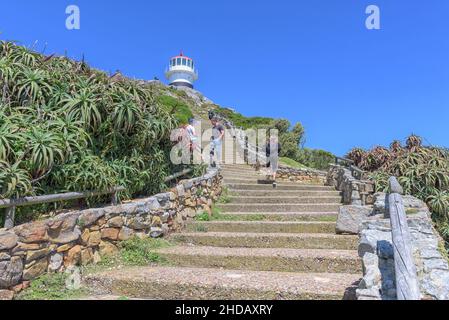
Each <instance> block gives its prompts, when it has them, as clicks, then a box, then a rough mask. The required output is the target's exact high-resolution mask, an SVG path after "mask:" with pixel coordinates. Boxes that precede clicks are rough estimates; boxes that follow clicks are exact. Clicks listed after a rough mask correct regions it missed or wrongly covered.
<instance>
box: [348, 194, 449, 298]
mask: <svg viewBox="0 0 449 320" xmlns="http://www.w3.org/2000/svg"><path fill="white" fill-rule="evenodd" d="M386 200H387V195H386V194H385V193H378V194H376V195H375V204H374V206H372V207H369V208H371V209H372V210H371V211H369V214H368V215H367V216H366V217H365V219H364V221H363V222H362V224H361V226H360V246H359V255H360V257H361V258H362V259H363V267H364V278H363V280H362V282H361V283H360V286H359V290H357V298H358V299H359V300H395V299H396V282H395V281H396V280H395V266H394V253H393V244H392V235H391V225H390V219H389V217H388V216H389V215H388V204H387V205H386V202H387V201H386ZM404 207H405V209H406V212H407V215H408V225H409V228H410V232H411V236H412V248H413V256H414V259H415V264H416V266H417V271H418V278H419V283H420V289H421V294H422V298H423V299H427V300H448V299H449V266H448V261H447V258H446V257H445V255H444V254H443V251H444V245H443V243H444V242H443V240H442V239H441V238H440V236H439V235H438V232H437V231H436V230H435V229H434V227H433V222H432V219H431V214H430V212H429V209H428V207H427V206H426V204H425V203H423V202H422V201H420V200H419V199H417V198H414V197H411V196H406V197H404Z"/></svg>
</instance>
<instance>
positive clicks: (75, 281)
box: [65, 266, 81, 290]
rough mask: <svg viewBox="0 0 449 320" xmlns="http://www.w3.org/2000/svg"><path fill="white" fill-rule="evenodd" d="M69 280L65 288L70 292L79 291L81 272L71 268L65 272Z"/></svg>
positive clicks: (73, 267)
mask: <svg viewBox="0 0 449 320" xmlns="http://www.w3.org/2000/svg"><path fill="white" fill-rule="evenodd" d="M65 274H66V275H67V279H66V281H65V286H66V288H67V289H69V290H79V289H80V288H81V271H80V269H79V268H77V267H75V266H70V267H68V268H67V270H66V271H65Z"/></svg>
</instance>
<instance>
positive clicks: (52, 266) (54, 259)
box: [48, 253, 64, 272]
mask: <svg viewBox="0 0 449 320" xmlns="http://www.w3.org/2000/svg"><path fill="white" fill-rule="evenodd" d="M63 262H64V255H63V254H62V253H55V254H54V255H52V256H51V257H50V263H49V264H48V271H50V272H56V271H59V270H60V269H61V267H62V264H63Z"/></svg>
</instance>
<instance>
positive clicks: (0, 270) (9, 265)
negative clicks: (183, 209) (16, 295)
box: [0, 257, 23, 289]
mask: <svg viewBox="0 0 449 320" xmlns="http://www.w3.org/2000/svg"><path fill="white" fill-rule="evenodd" d="M22 272H23V262H22V259H21V258H20V257H12V258H11V260H8V261H0V289H2V288H3V289H5V288H10V287H13V286H15V285H17V284H18V283H19V282H20V279H21V278H22Z"/></svg>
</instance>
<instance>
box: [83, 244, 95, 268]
mask: <svg viewBox="0 0 449 320" xmlns="http://www.w3.org/2000/svg"><path fill="white" fill-rule="evenodd" d="M93 261H94V256H93V251H92V248H87V249H84V250H83V251H81V265H83V266H85V265H88V264H90V263H92V262H93Z"/></svg>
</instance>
